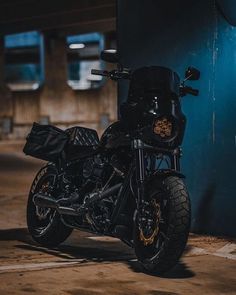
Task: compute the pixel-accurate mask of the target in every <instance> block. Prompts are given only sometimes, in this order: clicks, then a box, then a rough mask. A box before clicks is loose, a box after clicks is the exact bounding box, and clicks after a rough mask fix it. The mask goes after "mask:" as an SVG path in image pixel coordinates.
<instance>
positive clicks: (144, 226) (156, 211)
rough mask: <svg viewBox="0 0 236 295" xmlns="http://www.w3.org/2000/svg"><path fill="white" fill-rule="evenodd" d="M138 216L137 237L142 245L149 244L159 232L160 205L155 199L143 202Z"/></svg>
mask: <svg viewBox="0 0 236 295" xmlns="http://www.w3.org/2000/svg"><path fill="white" fill-rule="evenodd" d="M141 211H142V213H141V216H140V218H139V220H140V222H139V239H140V241H142V242H143V244H144V246H148V245H151V244H152V243H153V242H154V239H155V237H156V236H157V235H158V233H159V222H160V215H161V210H160V205H159V203H158V202H157V201H156V200H152V202H151V203H148V204H145V205H144V207H143V208H142V210H141Z"/></svg>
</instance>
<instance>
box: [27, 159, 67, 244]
mask: <svg viewBox="0 0 236 295" xmlns="http://www.w3.org/2000/svg"><path fill="white" fill-rule="evenodd" d="M56 186H57V169H56V167H55V166H54V165H50V164H49V165H47V166H45V167H43V168H42V169H40V170H39V172H38V173H37V175H36V177H35V179H34V181H33V183H32V186H31V189H30V192H29V197H28V203H27V226H28V230H29V233H30V235H31V237H32V238H33V240H34V241H36V242H37V243H39V244H40V245H42V246H45V247H55V246H58V245H59V244H60V243H62V242H64V241H65V240H66V239H67V238H68V236H69V235H70V234H71V232H72V228H69V227H67V226H65V225H64V224H63V223H62V221H61V218H60V215H59V214H58V213H57V212H56V211H55V210H54V209H47V208H40V207H38V208H37V207H36V206H35V204H34V202H33V196H34V195H35V194H36V193H38V192H39V191H41V192H42V193H48V189H49V187H50V188H51V189H50V194H51V195H52V196H53V195H55V197H56Z"/></svg>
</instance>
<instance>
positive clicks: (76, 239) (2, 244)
mask: <svg viewBox="0 0 236 295" xmlns="http://www.w3.org/2000/svg"><path fill="white" fill-rule="evenodd" d="M21 148H22V145H21V144H18V143H15V144H11V145H9V144H6V143H1V142H0V295H7V294H30V293H32V294H56V295H60V294H71V295H98V294H109V295H110V294H111V295H113V294H114V295H116V294H117V295H118V294H119V295H126V294H127V295H129V294H130V295H131V294H132V295H134V294H137V295H138V294H148V295H167V294H169V295H177V294H178V295H180V294H181V295H182V294H188V295H189V294H212V295H213V294H214V295H215V294H236V276H235V274H236V244H235V242H234V241H233V240H230V239H222V238H216V237H209V236H198V235H193V234H191V235H190V239H189V242H188V246H187V249H186V251H185V255H184V256H183V258H182V259H181V261H180V262H179V264H178V265H177V266H176V267H175V268H174V269H173V270H172V271H171V272H169V273H168V274H166V275H165V276H164V277H157V276H150V275H147V274H143V273H142V272H140V268H139V265H138V264H137V262H136V261H135V256H134V254H133V251H132V250H131V249H129V248H128V247H126V246H125V245H123V244H122V243H121V242H120V241H119V240H117V239H112V238H107V237H97V236H94V235H91V234H87V233H83V232H79V231H74V232H73V234H72V235H71V237H70V238H69V239H68V240H67V241H66V242H65V243H63V244H62V245H61V246H60V247H59V248H58V249H54V250H49V249H46V248H43V247H40V246H38V245H36V244H35V243H34V242H33V241H32V240H31V239H30V236H29V234H28V232H27V229H26V222H25V209H26V200H27V193H28V190H29V186H30V183H31V182H32V180H33V178H34V175H35V173H36V171H37V170H38V169H39V167H40V166H41V165H42V162H40V161H37V160H32V159H30V158H26V157H24V156H23V155H22V153H20V149H21Z"/></svg>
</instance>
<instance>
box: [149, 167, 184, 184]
mask: <svg viewBox="0 0 236 295" xmlns="http://www.w3.org/2000/svg"><path fill="white" fill-rule="evenodd" d="M168 176H177V177H179V178H185V176H184V174H182V173H180V172H179V171H176V170H173V169H159V170H156V171H155V172H154V173H153V174H152V175H150V176H149V177H148V179H147V182H149V181H152V180H153V179H154V178H156V177H159V178H166V177H168Z"/></svg>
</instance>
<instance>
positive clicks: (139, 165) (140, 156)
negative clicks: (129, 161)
mask: <svg viewBox="0 0 236 295" xmlns="http://www.w3.org/2000/svg"><path fill="white" fill-rule="evenodd" d="M133 149H134V153H135V166H136V182H137V194H138V196H137V197H138V207H139V206H140V205H141V203H142V201H143V200H144V198H145V190H144V180H145V165H144V147H143V142H142V141H141V140H140V139H135V140H134V141H133Z"/></svg>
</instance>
